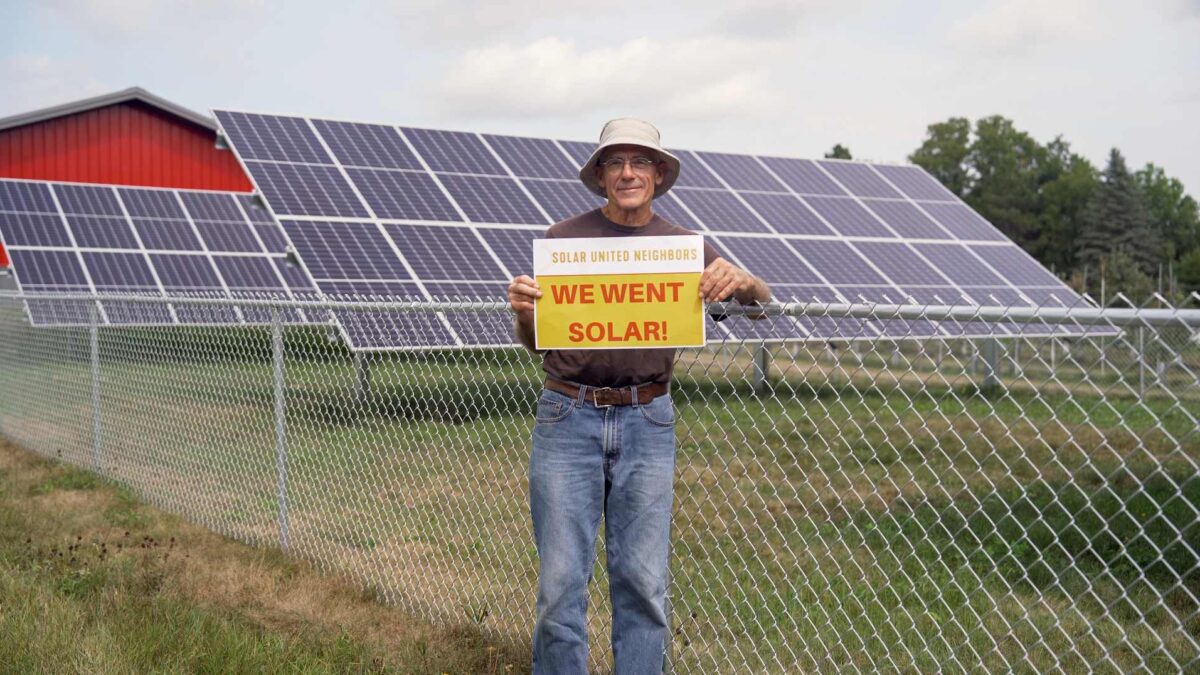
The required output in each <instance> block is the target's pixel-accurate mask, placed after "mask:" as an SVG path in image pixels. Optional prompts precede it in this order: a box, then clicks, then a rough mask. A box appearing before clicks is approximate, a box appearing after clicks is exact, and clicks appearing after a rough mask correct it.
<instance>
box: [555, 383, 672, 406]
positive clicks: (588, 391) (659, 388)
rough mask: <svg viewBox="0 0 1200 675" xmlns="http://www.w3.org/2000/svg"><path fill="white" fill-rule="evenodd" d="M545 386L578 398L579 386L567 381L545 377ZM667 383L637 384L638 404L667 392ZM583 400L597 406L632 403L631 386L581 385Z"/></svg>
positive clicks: (644, 403)
mask: <svg viewBox="0 0 1200 675" xmlns="http://www.w3.org/2000/svg"><path fill="white" fill-rule="evenodd" d="M546 388H547V389H549V390H551V391H557V392H558V393H560V394H566V395H567V396H570V397H571V398H579V390H580V387H579V386H578V385H574V384H570V383H568V382H561V381H559V380H552V379H550V378H546ZM667 388H668V385H667V384H665V383H663V382H652V383H650V384H639V385H638V387H637V402H638V405H646V404H647V403H649V402H651V401H653V400H654V399H656V398H658V397H659V396H662V395H663V394H665V393H667ZM582 389H583V390H584V392H583V400H585V401H587V402H588V403H592V404H595V406H596V407H597V408H604V407H607V406H611V405H633V387H588V386H586V385H585V386H584V387H582Z"/></svg>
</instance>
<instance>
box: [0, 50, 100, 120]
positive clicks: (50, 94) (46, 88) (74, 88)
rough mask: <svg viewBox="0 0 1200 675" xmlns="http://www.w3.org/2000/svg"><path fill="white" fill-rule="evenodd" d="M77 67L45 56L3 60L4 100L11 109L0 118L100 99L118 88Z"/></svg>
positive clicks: (0, 78)
mask: <svg viewBox="0 0 1200 675" xmlns="http://www.w3.org/2000/svg"><path fill="white" fill-rule="evenodd" d="M83 70H84V69H83V68H81V67H79V66H78V64H71V63H64V62H61V61H57V60H55V59H52V58H50V57H49V56H46V55H44V54H15V55H13V56H10V57H7V58H5V59H3V60H0V81H2V82H4V83H5V85H4V88H5V92H4V94H5V97H4V100H5V101H6V103H7V104H8V105H11V106H12V109H11V110H0V116H6V115H10V114H17V113H22V112H28V111H31V110H37V109H39V108H46V107H49V106H52V105H57V104H59V103H67V102H70V101H75V100H78V99H81V98H88V97H89V96H98V95H100V94H105V93H108V92H110V91H114V90H115V89H117V87H112V86H111V85H109V84H107V83H105V82H101V81H99V80H96V79H92V78H88V77H80V76H76V75H72V73H79V72H83Z"/></svg>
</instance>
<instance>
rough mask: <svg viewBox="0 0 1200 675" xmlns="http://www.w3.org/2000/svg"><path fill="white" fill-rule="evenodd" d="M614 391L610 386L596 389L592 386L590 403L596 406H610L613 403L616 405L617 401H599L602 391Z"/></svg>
mask: <svg viewBox="0 0 1200 675" xmlns="http://www.w3.org/2000/svg"><path fill="white" fill-rule="evenodd" d="M615 391H616V390H615V389H613V388H612V387H600V388H598V389H597V388H595V387H593V388H592V405H594V406H596V407H597V408H611V407H613V406H614V405H617V403H600V397H601V396H602V395H604V392H615ZM610 400H611V399H610ZM617 400H618V401H619V400H620V399H619V398H618V399H617Z"/></svg>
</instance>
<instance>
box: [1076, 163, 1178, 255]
mask: <svg viewBox="0 0 1200 675" xmlns="http://www.w3.org/2000/svg"><path fill="white" fill-rule="evenodd" d="M1081 225H1082V227H1081V229H1080V232H1079V238H1078V240H1077V243H1076V253H1077V256H1078V260H1079V263H1080V264H1082V265H1087V266H1088V267H1089V268H1090V269H1093V270H1098V269H1099V264H1100V261H1101V260H1102V259H1103V258H1105V257H1106V256H1108V255H1110V254H1111V253H1113V252H1114V251H1123V252H1124V254H1125V255H1127V256H1129V258H1130V259H1131V260H1133V262H1134V263H1135V264H1136V265H1137V266H1138V268H1139V269H1140V270H1141V271H1142V272H1143V273H1144V274H1147V275H1150V276H1154V275H1157V274H1158V264H1159V262H1160V260H1161V257H1160V255H1161V246H1160V244H1159V240H1158V238H1157V237H1156V236H1155V235H1154V232H1153V231H1152V230H1151V229H1150V219H1149V217H1148V216H1147V214H1146V209H1145V207H1144V206H1143V204H1142V199H1141V194H1140V192H1139V191H1138V187H1137V183H1136V182H1135V181H1134V178H1133V175H1132V174H1130V173H1129V168H1128V167H1127V166H1126V165H1125V158H1124V157H1122V156H1121V153H1120V152H1119V151H1117V149H1116V148H1113V150H1112V152H1111V153H1110V154H1109V157H1108V166H1107V167H1105V169H1104V177H1103V182H1102V183H1101V184H1100V186H1099V187H1098V188H1097V189H1096V191H1095V194H1093V195H1092V198H1091V199H1090V200H1089V202H1088V205H1087V208H1086V209H1085V210H1084V212H1083V218H1082V222H1081Z"/></svg>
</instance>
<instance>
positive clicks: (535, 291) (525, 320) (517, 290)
mask: <svg viewBox="0 0 1200 675" xmlns="http://www.w3.org/2000/svg"><path fill="white" fill-rule="evenodd" d="M540 297H542V291H541V289H540V288H539V287H538V283H537V282H536V281H534V280H533V279H531V278H529V277H527V276H525V275H524V274H522V275H521V276H519V277H516V278H514V279H513V280H512V283H510V284H509V285H508V306H509V309H511V310H512V311H513V312H514V313H516V315H517V317H516V322H515V323H516V326H515V330H516V333H517V340H519V341H520V342H521V344H522V345H523V346H524V347H525V348H526V349H528V350H529V351H531V352H535V351H537V350H536V349H535V348H534V343H533V303H534V301H535V300H537V299H538V298H540Z"/></svg>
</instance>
